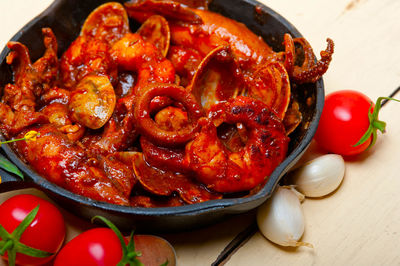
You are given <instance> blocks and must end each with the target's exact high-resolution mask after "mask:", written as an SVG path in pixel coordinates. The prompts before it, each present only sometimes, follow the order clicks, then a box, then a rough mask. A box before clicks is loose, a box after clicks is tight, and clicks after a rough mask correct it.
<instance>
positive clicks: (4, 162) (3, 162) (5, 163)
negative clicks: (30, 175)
mask: <svg viewBox="0 0 400 266" xmlns="http://www.w3.org/2000/svg"><path fill="white" fill-rule="evenodd" d="M0 168H3V169H4V170H6V171H8V172H10V173H13V174H16V175H17V176H19V177H21V179H22V180H24V175H23V174H22V172H21V171H20V170H19V169H18V168H17V167H16V166H15V165H14V164H13V163H12V162H10V161H9V160H8V159H6V158H5V157H4V156H2V155H0Z"/></svg>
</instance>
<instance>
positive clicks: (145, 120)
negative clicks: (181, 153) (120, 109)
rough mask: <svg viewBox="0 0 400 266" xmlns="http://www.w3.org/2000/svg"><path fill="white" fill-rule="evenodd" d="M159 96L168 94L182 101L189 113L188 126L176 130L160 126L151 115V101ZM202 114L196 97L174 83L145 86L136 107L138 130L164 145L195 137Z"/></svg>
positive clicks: (183, 142)
mask: <svg viewBox="0 0 400 266" xmlns="http://www.w3.org/2000/svg"><path fill="white" fill-rule="evenodd" d="M157 96H167V97H170V98H172V99H173V100H175V101H178V102H180V103H181V104H182V105H183V106H184V108H185V111H186V112H187V114H188V120H189V125H188V127H185V128H182V129H179V130H176V131H169V130H165V129H162V128H160V127H159V126H158V125H157V123H156V122H155V121H154V120H153V119H152V118H151V117H150V114H151V108H150V103H151V100H152V99H153V98H154V97H157ZM202 116H203V113H202V109H201V107H200V105H199V103H198V102H197V101H196V99H195V97H194V96H193V95H192V94H191V93H190V92H189V91H187V90H186V89H185V88H183V87H181V86H178V85H174V84H163V83H154V84H150V85H149V86H147V87H146V88H144V93H143V94H142V95H140V96H139V97H138V99H137V101H136V104H135V107H134V117H135V121H136V126H137V129H138V131H139V132H140V133H141V134H142V135H144V136H146V137H147V138H148V139H149V140H150V141H152V142H153V143H155V144H158V145H160V146H164V147H174V146H180V145H183V144H186V143H187V142H188V141H190V140H191V139H193V138H194V133H196V132H197V131H198V129H199V125H198V123H197V121H198V120H199V118H200V117H202Z"/></svg>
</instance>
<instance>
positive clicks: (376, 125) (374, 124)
mask: <svg viewBox="0 0 400 266" xmlns="http://www.w3.org/2000/svg"><path fill="white" fill-rule="evenodd" d="M383 99H386V100H392V101H396V102H400V100H397V99H394V98H390V97H379V98H378V99H377V100H376V103H375V108H374V111H373V112H372V113H371V109H372V107H373V104H372V103H371V106H370V107H369V111H368V120H369V127H368V129H367V131H366V132H365V134H364V135H363V136H362V137H361V138H360V140H359V141H358V142H357V143H356V144H354V145H353V147H355V146H358V145H361V144H363V143H364V142H366V141H367V140H368V139H369V138H370V137H371V136H372V141H371V144H370V145H369V146H368V148H367V149H369V148H371V147H372V146H373V145H374V144H375V142H376V139H377V137H378V133H377V131H378V130H379V131H381V132H382V133H385V132H386V122H384V121H381V120H379V119H378V115H379V111H380V109H381V107H382V100H383Z"/></svg>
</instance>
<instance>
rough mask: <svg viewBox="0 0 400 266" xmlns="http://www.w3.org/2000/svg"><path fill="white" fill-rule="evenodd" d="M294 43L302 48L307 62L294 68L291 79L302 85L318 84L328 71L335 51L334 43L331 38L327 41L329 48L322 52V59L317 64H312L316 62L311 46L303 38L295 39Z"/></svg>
mask: <svg viewBox="0 0 400 266" xmlns="http://www.w3.org/2000/svg"><path fill="white" fill-rule="evenodd" d="M294 41H295V42H297V43H299V44H300V45H301V46H302V48H303V51H304V57H305V60H304V62H303V64H302V65H301V66H297V65H295V66H294V67H293V71H292V72H291V78H292V79H293V81H295V82H297V83H300V84H301V83H312V82H316V81H317V80H319V79H320V78H321V77H322V75H323V74H325V72H326V71H327V70H328V67H329V64H330V62H331V60H332V54H333V51H334V43H333V41H332V40H331V39H329V38H328V39H326V41H327V43H328V44H327V48H326V49H325V50H323V51H321V52H320V55H321V59H320V60H318V61H317V62H315V63H312V62H314V59H311V57H312V55H313V52H312V48H311V46H310V44H309V43H308V42H307V41H306V40H305V39H302V38H300V39H295V40H294ZM312 58H313V57H312ZM295 61H296V60H295Z"/></svg>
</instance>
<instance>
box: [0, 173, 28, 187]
mask: <svg viewBox="0 0 400 266" xmlns="http://www.w3.org/2000/svg"><path fill="white" fill-rule="evenodd" d="M30 183H31V182H25V181H24V180H22V179H21V178H20V177H18V176H16V175H14V174H11V173H8V172H6V171H4V170H2V169H0V193H2V192H7V191H11V190H17V189H22V188H27V187H31V186H32V185H31V184H30Z"/></svg>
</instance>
